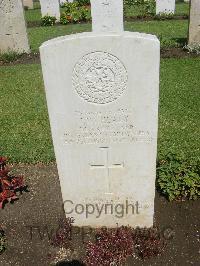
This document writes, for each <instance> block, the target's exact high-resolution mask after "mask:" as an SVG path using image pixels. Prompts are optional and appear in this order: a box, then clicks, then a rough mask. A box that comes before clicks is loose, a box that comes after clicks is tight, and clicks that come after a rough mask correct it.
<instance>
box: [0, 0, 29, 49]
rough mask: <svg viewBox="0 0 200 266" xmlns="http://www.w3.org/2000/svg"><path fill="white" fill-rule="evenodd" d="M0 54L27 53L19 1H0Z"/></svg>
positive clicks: (24, 25)
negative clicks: (11, 52)
mask: <svg viewBox="0 0 200 266" xmlns="http://www.w3.org/2000/svg"><path fill="white" fill-rule="evenodd" d="M0 25H1V26H0V53H6V52H10V51H14V52H17V53H23V52H26V53H27V52H29V44H28V37H27V32H26V24H25V20H24V11H23V6H22V2H21V0H1V1H0Z"/></svg>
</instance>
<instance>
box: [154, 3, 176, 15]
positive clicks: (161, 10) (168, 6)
mask: <svg viewBox="0 0 200 266" xmlns="http://www.w3.org/2000/svg"><path fill="white" fill-rule="evenodd" d="M175 6H176V2H175V0H156V14H157V15H159V14H174V13H175Z"/></svg>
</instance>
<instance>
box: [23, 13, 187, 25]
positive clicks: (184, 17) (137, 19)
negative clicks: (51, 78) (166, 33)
mask: <svg viewBox="0 0 200 266" xmlns="http://www.w3.org/2000/svg"><path fill="white" fill-rule="evenodd" d="M185 19H188V15H181V16H180V15H179V16H172V17H171V16H169V17H158V16H148V17H142V16H133V17H131V16H130V17H125V18H124V20H125V21H126V22H131V21H141V22H143V21H152V20H158V21H163V20H185ZM89 22H90V23H91V21H87V22H85V21H80V22H78V24H86V23H89ZM40 26H41V21H40V20H38V21H27V27H28V28H34V27H40ZM55 26H66V25H63V24H60V23H56V24H55V25H54V27H55Z"/></svg>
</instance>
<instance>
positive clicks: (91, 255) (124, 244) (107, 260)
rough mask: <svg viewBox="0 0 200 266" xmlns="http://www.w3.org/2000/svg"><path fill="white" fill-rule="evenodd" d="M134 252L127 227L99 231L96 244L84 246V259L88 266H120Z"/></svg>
mask: <svg viewBox="0 0 200 266" xmlns="http://www.w3.org/2000/svg"><path fill="white" fill-rule="evenodd" d="M133 252H134V241H133V237H132V230H131V228H129V227H123V226H122V227H119V228H117V229H106V228H103V229H99V231H98V232H97V234H96V242H95V243H92V242H88V243H87V245H86V259H85V261H84V263H85V264H86V265H88V266H96V265H102V266H110V265H121V264H122V263H124V262H125V261H126V259H127V258H128V257H129V256H131V255H132V254H133Z"/></svg>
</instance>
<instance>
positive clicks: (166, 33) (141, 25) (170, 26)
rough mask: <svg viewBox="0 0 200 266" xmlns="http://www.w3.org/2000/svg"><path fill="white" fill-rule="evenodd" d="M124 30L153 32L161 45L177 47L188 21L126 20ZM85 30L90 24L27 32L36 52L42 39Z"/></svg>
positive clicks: (38, 28) (33, 29)
mask: <svg viewBox="0 0 200 266" xmlns="http://www.w3.org/2000/svg"><path fill="white" fill-rule="evenodd" d="M125 30H128V31H139V32H146V33H151V34H155V35H157V36H158V37H159V39H160V40H161V47H177V46H179V45H184V44H185V43H186V39H187V32H188V21H187V20H172V21H171V20H168V21H144V22H126V23H125ZM87 31H91V24H72V25H66V26H54V27H35V28H29V29H28V34H29V41H30V45H31V50H32V51H33V52H37V51H38V49H39V46H40V45H41V44H42V43H43V42H44V41H47V40H49V39H52V38H55V37H58V36H62V35H67V34H72V33H79V32H87Z"/></svg>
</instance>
